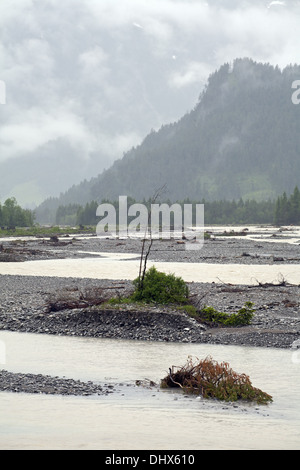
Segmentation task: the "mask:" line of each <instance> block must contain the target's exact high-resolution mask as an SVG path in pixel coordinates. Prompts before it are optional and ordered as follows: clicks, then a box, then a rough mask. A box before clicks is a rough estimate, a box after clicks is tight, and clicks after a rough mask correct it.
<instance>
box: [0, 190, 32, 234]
mask: <svg viewBox="0 0 300 470" xmlns="http://www.w3.org/2000/svg"><path fill="white" fill-rule="evenodd" d="M33 224H34V213H33V211H31V210H29V209H22V207H21V206H19V205H18V203H17V201H16V199H15V198H14V197H11V198H9V199H6V201H5V202H4V204H3V205H1V203H0V227H1V228H2V229H4V228H8V229H14V228H15V227H32V226H33Z"/></svg>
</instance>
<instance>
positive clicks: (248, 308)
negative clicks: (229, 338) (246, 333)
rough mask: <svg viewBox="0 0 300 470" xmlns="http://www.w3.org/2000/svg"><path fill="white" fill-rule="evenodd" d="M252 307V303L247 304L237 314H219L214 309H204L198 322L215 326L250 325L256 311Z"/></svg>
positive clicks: (199, 315)
mask: <svg viewBox="0 0 300 470" xmlns="http://www.w3.org/2000/svg"><path fill="white" fill-rule="evenodd" d="M252 307H253V303H252V302H245V304H244V307H243V308H241V309H240V310H239V311H238V312H237V313H224V312H218V311H217V310H215V309H214V308H213V307H204V308H203V309H202V310H200V312H199V314H198V320H201V321H204V322H208V323H210V324H213V325H219V324H221V325H224V326H243V325H250V323H251V320H252V318H253V314H254V311H255V310H254V309H253V308H252Z"/></svg>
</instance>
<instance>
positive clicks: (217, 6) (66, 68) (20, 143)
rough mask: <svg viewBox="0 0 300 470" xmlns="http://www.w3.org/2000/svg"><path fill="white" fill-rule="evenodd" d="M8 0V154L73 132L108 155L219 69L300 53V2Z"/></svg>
mask: <svg viewBox="0 0 300 470" xmlns="http://www.w3.org/2000/svg"><path fill="white" fill-rule="evenodd" d="M279 3H281V4H280V5H279V4H278V2H270V3H269V4H267V3H266V4H263V2H261V1H258V0H257V1H252V2H247V1H239V2H238V1H236V2H232V1H231V2H229V1H225V2H220V1H218V0H214V1H211V2H205V1H199V0H197V1H196V0H176V1H174V0H151V2H150V1H149V0H128V1H126V2H124V1H122V0H101V1H99V0H84V1H82V0H64V1H63V2H59V1H58V0H47V1H46V2H36V1H34V0H2V2H1V4H0V28H1V47H0V60H1V64H2V66H1V76H0V79H1V80H2V81H4V82H5V84H6V104H5V105H3V106H2V105H1V107H0V111H1V113H0V155H1V160H5V159H8V158H12V157H17V156H22V155H23V154H24V156H25V155H26V156H28V155H29V154H30V153H31V152H35V151H36V150H37V149H38V148H39V147H41V146H43V145H46V144H47V142H49V141H53V140H55V139H59V138H65V139H67V140H68V141H69V142H70V144H71V145H72V146H74V148H76V149H77V150H78V149H80V152H81V154H82V158H85V159H86V158H89V155H90V154H93V155H95V154H97V153H98V154H99V158H100V159H101V158H102V157H103V158H104V157H105V158H104V159H105V161H107V158H109V159H111V161H113V160H114V159H116V158H119V157H120V156H122V154H123V152H124V151H126V150H128V149H129V148H131V147H132V146H133V145H137V144H138V143H139V142H140V141H141V140H142V138H143V137H144V136H145V135H146V134H147V133H148V132H149V131H150V129H151V128H159V127H160V126H161V125H162V124H164V123H167V122H170V121H172V120H175V119H178V118H179V117H180V116H181V115H183V114H184V113H185V112H186V111H187V110H188V109H191V108H192V107H193V106H194V105H195V101H196V99H197V98H198V96H199V95H200V92H201V89H202V87H203V86H204V84H205V83H206V81H207V78H208V76H209V74H210V73H212V72H214V71H215V70H216V69H217V68H218V67H220V66H221V65H222V64H223V63H224V62H231V61H233V60H234V59H235V58H237V57H245V56H248V57H250V58H252V59H254V60H258V61H264V62H269V63H272V64H274V65H276V64H278V65H279V66H280V67H284V66H286V65H288V64H289V63H295V62H297V60H298V58H299V51H298V49H299V43H300V29H299V17H300V6H299V2H288V1H286V2H285V4H284V5H283V4H282V3H284V2H279Z"/></svg>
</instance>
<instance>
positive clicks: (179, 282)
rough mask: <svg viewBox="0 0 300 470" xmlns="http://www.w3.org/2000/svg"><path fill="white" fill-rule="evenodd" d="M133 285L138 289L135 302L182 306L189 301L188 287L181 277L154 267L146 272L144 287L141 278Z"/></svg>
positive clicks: (135, 293)
mask: <svg viewBox="0 0 300 470" xmlns="http://www.w3.org/2000/svg"><path fill="white" fill-rule="evenodd" d="M133 285H134V286H135V288H136V290H135V292H134V293H133V295H132V297H131V299H132V300H133V301H142V302H147V303H151V302H154V303H160V304H169V303H170V304H172V303H173V304H174V303H175V304H181V303H186V301H187V299H188V287H187V285H186V283H185V282H184V280H183V279H182V278H181V277H176V276H175V275H174V274H165V273H162V272H159V271H157V269H156V268H155V267H154V266H153V267H152V268H150V269H149V270H148V271H147V272H146V274H145V277H144V280H143V283H142V285H141V282H140V279H139V278H137V279H135V280H134V281H133Z"/></svg>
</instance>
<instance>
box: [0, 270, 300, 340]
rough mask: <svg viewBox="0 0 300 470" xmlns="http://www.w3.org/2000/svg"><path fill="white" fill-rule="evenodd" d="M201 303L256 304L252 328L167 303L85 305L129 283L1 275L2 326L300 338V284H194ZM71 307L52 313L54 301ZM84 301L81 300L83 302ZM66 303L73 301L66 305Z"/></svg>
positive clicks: (158, 336) (72, 332)
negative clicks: (216, 321) (213, 323)
mask: <svg viewBox="0 0 300 470" xmlns="http://www.w3.org/2000/svg"><path fill="white" fill-rule="evenodd" d="M188 286H189V291H190V295H191V296H192V297H193V300H194V301H198V302H199V303H200V305H202V306H204V305H209V306H212V307H214V308H215V309H217V310H219V311H224V312H227V313H233V312H237V311H238V310H239V309H240V308H242V306H243V305H244V303H245V302H247V301H251V302H253V303H254V308H255V313H254V317H253V320H252V322H251V325H249V326H244V327H235V328H233V327H230V328H224V327H218V328H210V327H208V326H207V325H202V324H200V323H198V322H197V321H196V320H194V319H192V318H191V317H189V316H188V315H187V314H186V313H185V312H184V311H181V310H180V311H179V310H177V309H173V308H171V307H161V306H157V305H156V306H140V305H139V306H134V305H131V306H128V305H126V304H125V305H122V304H121V305H115V306H108V305H107V304H100V305H91V306H84V305H83V304H84V300H83V302H82V303H81V304H80V302H79V301H80V299H84V298H85V296H87V293H88V295H90V293H93V292H96V293H97V295H99V296H100V297H101V298H103V299H104V300H105V299H108V298H110V297H118V296H122V297H126V296H127V295H128V294H129V293H130V292H131V291H132V283H131V282H130V281H125V280H120V281H111V280H101V279H98V280H96V279H78V278H56V277H38V276H36V277H32V276H6V275H1V276H0V329H1V330H9V331H20V332H30V333H40V334H53V335H66V336H90V337H99V338H116V339H130V340H143V341H149V340H150V341H172V342H186V343H189V342H190V343H210V344H230V345H245V346H257V347H273V348H285V349H286V348H290V347H291V345H292V343H293V342H294V341H296V340H298V339H299V338H300V315H299V299H300V287H299V286H294V285H289V284H284V283H283V284H282V285H268V286H264V285H258V286H253V285H251V286H245V285H235V286H232V285H226V284H223V283H219V284H216V283H213V284H210V283H188ZM53 300H55V302H56V304H57V305H59V301H60V300H63V301H66V300H67V302H66V304H67V305H64V306H62V307H61V308H59V309H58V310H57V311H53V310H52V311H51V306H50V305H51V302H53ZM78 302H79V303H78ZM68 303H69V304H70V303H73V305H72V308H68Z"/></svg>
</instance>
